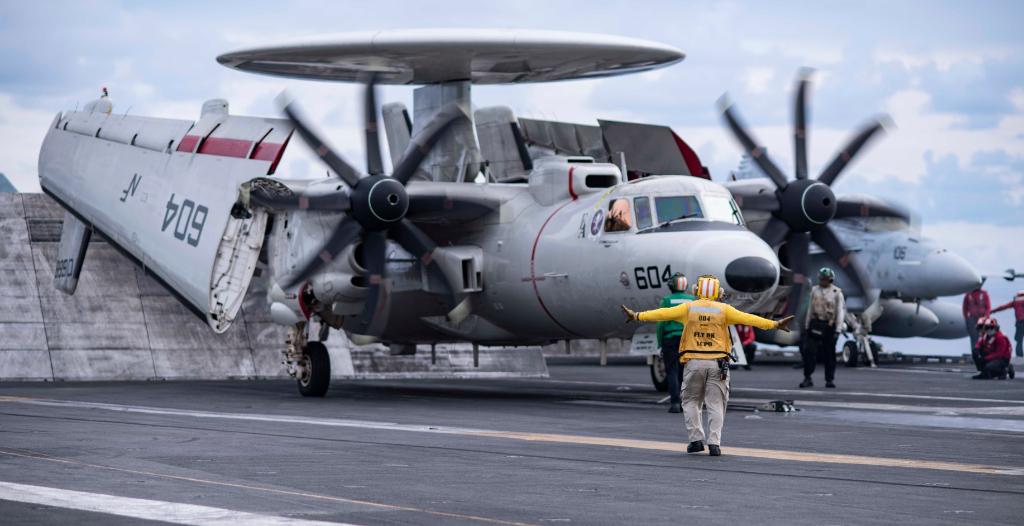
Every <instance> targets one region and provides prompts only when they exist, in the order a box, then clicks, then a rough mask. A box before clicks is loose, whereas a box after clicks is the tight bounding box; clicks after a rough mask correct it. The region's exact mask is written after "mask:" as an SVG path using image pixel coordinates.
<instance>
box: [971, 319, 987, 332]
mask: <svg viewBox="0 0 1024 526" xmlns="http://www.w3.org/2000/svg"><path fill="white" fill-rule="evenodd" d="M974 325H975V327H977V328H978V330H981V329H984V328H986V327H988V316H982V317H981V318H978V322H977V323H975V324H974Z"/></svg>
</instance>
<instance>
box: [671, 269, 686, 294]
mask: <svg viewBox="0 0 1024 526" xmlns="http://www.w3.org/2000/svg"><path fill="white" fill-rule="evenodd" d="M668 290H671V291H672V292H685V291H686V275H684V274H683V273H682V272H676V273H675V274H673V275H672V277H671V278H669V280H668Z"/></svg>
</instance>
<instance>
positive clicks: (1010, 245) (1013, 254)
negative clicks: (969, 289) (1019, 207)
mask: <svg viewBox="0 0 1024 526" xmlns="http://www.w3.org/2000/svg"><path fill="white" fill-rule="evenodd" d="M922 234H923V235H925V236H926V237H929V238H932V239H935V240H936V241H939V242H940V243H942V244H943V246H945V247H946V248H948V249H950V250H952V251H954V252H956V253H957V254H960V255H961V256H963V257H965V258H966V259H967V260H968V261H970V262H971V263H972V264H974V266H975V268H977V269H978V270H979V271H980V272H981V273H982V274H989V275H1002V274H1003V271H1004V269H1006V268H1009V267H1013V268H1016V269H1018V270H1020V269H1024V244H1022V243H1019V242H1018V241H1019V240H1021V239H1024V226H1018V225H1013V226H1000V225H990V224H986V223H975V222H968V221H936V222H934V223H930V224H924V225H922Z"/></svg>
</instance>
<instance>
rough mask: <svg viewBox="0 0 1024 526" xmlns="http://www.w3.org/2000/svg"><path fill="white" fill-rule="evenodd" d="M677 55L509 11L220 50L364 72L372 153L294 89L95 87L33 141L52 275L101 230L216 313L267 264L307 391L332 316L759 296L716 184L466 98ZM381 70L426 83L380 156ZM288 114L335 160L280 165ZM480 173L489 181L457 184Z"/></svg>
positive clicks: (418, 321)
mask: <svg viewBox="0 0 1024 526" xmlns="http://www.w3.org/2000/svg"><path fill="white" fill-rule="evenodd" d="M455 50H458V52H457V53H456V52H454V51H455ZM682 58H683V54H682V53H681V52H679V51H678V50H676V49H674V48H671V47H668V46H663V45H660V44H655V43H651V42H646V41H639V40H634V39H625V38H613V37H604V36H595V35H580V34H569V33H551V32H537V31H513V30H507V31H497V30H487V31H475V30H443V31H425V30H421V31H404V32H403V31H385V32H378V33H369V34H349V35H340V36H337V35H336V36H332V37H329V38H325V39H314V40H307V41H303V42H298V43H294V44H288V45H281V46H273V47H264V48H258V49H251V50H243V51H239V52H234V53H228V54H225V55H222V56H220V57H218V60H219V61H220V62H221V63H222V64H224V65H226V66H228V67H232V68H235V69H238V70H241V71H248V72H256V73H263V74H269V75H276V76H283V77H292V78H306V79H315V80H335V81H362V82H366V83H367V84H366V91H365V96H364V101H363V108H364V117H365V119H364V122H365V123H366V126H365V139H366V165H365V169H360V168H356V167H355V166H353V165H352V164H350V163H348V162H347V161H346V160H344V159H343V158H342V157H341V156H340V155H339V154H337V153H336V150H335V149H334V148H333V147H332V146H330V145H329V143H328V142H327V141H326V140H325V139H324V138H322V137H321V136H320V134H319V133H318V132H316V131H315V130H313V128H312V127H311V126H310V125H309V124H308V121H307V119H306V118H305V117H304V116H303V113H302V112H301V110H300V109H299V108H298V105H297V104H296V103H295V102H294V101H290V100H287V99H284V100H282V108H283V111H284V113H285V115H286V117H287V119H286V120H282V119H266V118H255V117H241V116H235V115H231V114H230V112H229V111H228V105H227V103H226V102H225V101H221V100H214V101H209V102H208V103H207V104H205V105H204V107H203V111H202V113H201V115H200V118H199V120H198V121H195V122H193V121H188V120H172V119H156V118H147V117H136V116H122V115H117V116H116V117H111V112H110V107H111V104H110V102H109V100H103V99H101V101H98V102H97V103H96V104H94V105H92V106H91V107H90V108H89V109H88V110H87V111H84V112H67V113H62V114H58V115H57V116H56V117H55V119H54V121H53V123H52V125H51V126H50V129H49V131H48V133H47V135H46V139H45V141H44V143H43V146H42V149H41V151H40V159H39V176H40V184H41V186H42V188H43V191H44V192H46V193H47V194H48V195H50V196H51V197H53V198H54V199H55V200H56V201H57V202H58V203H60V204H61V205H62V206H63V207H64V208H65V209H67V211H68V215H67V218H66V220H65V229H64V233H63V235H62V240H61V247H60V251H59V255H58V259H59V264H58V265H57V266H56V268H57V269H58V270H57V275H56V276H55V279H56V280H57V281H58V286H59V287H60V288H62V290H65V291H66V292H68V293H73V292H74V290H75V286H76V282H77V277H78V273H79V272H80V270H81V263H82V260H83V258H84V257H85V250H86V247H87V246H88V243H87V242H88V237H89V235H90V234H91V232H93V231H96V232H99V233H100V234H102V235H103V236H104V237H106V238H108V239H109V240H110V242H111V243H112V244H113V245H114V246H117V247H119V248H120V249H121V250H122V251H123V252H124V253H125V254H127V255H128V256H129V257H130V258H132V259H134V260H135V261H136V262H137V263H138V264H140V265H142V266H143V267H144V268H145V269H146V271H147V272H148V273H149V274H150V275H152V276H154V277H155V278H157V279H158V280H159V281H160V282H162V283H163V284H164V285H165V286H167V287H168V288H169V289H170V290H171V291H172V292H173V293H174V294H175V295H176V296H177V297H178V298H179V299H180V300H181V302H182V304H183V305H185V306H186V307H188V308H189V309H190V310H192V311H193V312H194V313H195V314H196V315H197V316H199V317H200V318H201V319H202V320H204V322H206V323H208V324H209V326H210V327H211V328H212V329H213V330H214V331H216V332H223V331H225V330H227V328H228V327H229V326H230V324H231V322H232V321H233V320H234V318H235V316H236V315H237V313H238V311H239V308H240V305H241V300H242V298H243V296H244V294H245V292H246V290H247V288H248V285H249V282H250V279H251V277H252V275H253V273H254V271H255V269H256V267H257V266H261V267H262V266H263V265H264V263H265V266H266V270H268V271H269V273H270V277H271V280H272V282H273V283H274V285H273V286H271V288H270V291H269V293H268V302H269V303H270V313H271V317H272V318H273V320H274V321H275V322H278V323H281V324H283V325H286V326H288V327H289V328H290V331H289V338H288V341H287V342H283V343H284V344H285V345H284V347H285V351H284V353H285V361H286V363H287V367H288V370H289V372H290V373H291V374H292V375H293V376H295V377H296V378H297V380H298V385H299V390H300V392H301V393H302V394H303V395H306V396H323V395H324V394H325V393H326V391H327V388H328V384H329V379H330V360H329V356H328V354H327V351H326V348H325V347H324V346H323V344H322V343H321V342H322V341H323V340H324V339H325V338H326V337H327V334H328V331H327V328H328V327H333V328H340V329H343V330H345V331H346V332H348V333H349V334H350V335H352V337H353V338H354V339H356V340H362V341H366V340H368V339H376V340H379V341H383V342H387V343H391V344H394V345H399V346H407V347H408V346H410V345H411V344H416V343H436V342H447V341H469V342H473V343H480V344H535V343H545V342H550V341H553V340H559V339H573V338H610V337H626V338H628V337H629V336H631V335H632V331H633V330H634V329H635V326H634V325H629V324H625V323H624V322H623V320H622V317H621V313H620V312H619V311H618V305H620V304H623V303H625V304H630V305H644V304H651V305H653V304H655V303H656V301H657V299H658V297H659V296H660V295H661V294H662V284H663V283H664V282H666V281H667V280H668V278H669V276H671V275H672V274H673V273H674V272H676V271H680V272H684V273H686V274H687V275H691V276H697V275H700V274H715V275H718V276H721V277H722V278H724V280H725V283H726V284H727V286H728V287H729V289H730V291H731V296H730V301H731V302H732V303H733V304H735V305H737V306H738V307H741V308H745V309H747V310H766V309H767V306H766V305H767V304H766V302H767V301H769V300H770V298H771V297H772V294H773V292H774V291H775V289H776V286H777V283H778V276H779V262H778V259H777V257H776V255H775V253H774V252H773V250H772V249H771V247H769V246H768V245H767V244H765V243H764V242H763V241H761V240H760V239H759V238H758V237H757V236H756V235H754V234H752V233H751V232H750V231H749V230H747V229H746V228H745V226H744V223H743V219H742V216H741V214H740V212H739V208H738V207H737V205H736V203H735V202H734V201H733V199H732V197H731V195H730V193H729V191H728V190H726V189H725V188H724V187H723V186H722V185H719V184H716V183H713V182H711V181H709V180H705V179H700V178H682V177H653V178H646V179H643V180H640V181H632V182H627V181H626V178H625V177H624V176H623V173H622V168H624V164H622V163H619V164H613V163H609V162H602V161H601V160H595V159H594V158H593V157H590V156H578V155H559V154H555V153H553V152H547V153H544V152H541V153H540V154H538V153H537V152H533V153H531V152H530V149H529V148H528V145H527V144H526V142H525V141H524V139H523V133H522V130H521V129H520V126H519V123H518V121H517V119H516V118H515V116H514V115H513V114H512V113H511V111H510V110H508V109H507V108H503V107H496V108H483V109H480V110H478V111H476V112H471V111H470V109H469V108H470V104H471V97H470V91H471V86H472V84H498V83H523V82H542V81H555V80H563V79H573V78H592V77H599V76H608V75H618V74H625V73H634V72H641V71H646V70H650V69H653V68H657V67H663V66H666V65H669V64H673V63H675V62H678V61H680V60H682ZM381 83H386V84H402V85H409V84H412V85H422V87H419V88H417V89H416V91H415V94H414V108H413V118H410V117H409V113H408V111H406V109H405V108H404V107H403V106H402V105H400V104H389V105H386V106H385V107H384V109H383V113H384V119H383V121H384V125H385V133H386V135H387V139H388V144H389V146H390V153H391V157H392V165H393V167H394V168H393V170H392V171H391V173H390V174H386V172H385V164H384V162H383V158H382V154H381V148H380V142H379V141H380V139H379V131H378V130H379V125H378V111H377V103H376V91H375V85H376V84H381ZM293 131H297V132H298V135H299V137H300V138H301V139H302V141H303V142H304V143H306V144H307V145H308V146H309V147H310V149H311V150H312V151H313V152H314V153H315V154H316V155H317V156H318V157H319V158H320V159H321V160H322V161H323V162H324V163H325V164H326V165H327V167H328V168H330V170H331V172H332V174H331V175H330V176H329V177H326V178H321V179H313V180H303V181H296V180H290V179H286V178H281V177H279V176H278V174H277V173H276V171H277V169H278V163H279V161H280V159H281V154H282V153H283V151H284V149H285V148H286V146H287V145H288V143H289V139H290V138H291V136H292V133H293ZM680 151H681V150H680ZM697 166H699V163H698V165H697ZM481 176H482V177H481ZM478 178H482V179H483V180H487V181H496V182H484V183H473V182H466V181H474V180H477V179H478Z"/></svg>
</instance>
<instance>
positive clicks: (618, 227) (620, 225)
mask: <svg viewBox="0 0 1024 526" xmlns="http://www.w3.org/2000/svg"><path fill="white" fill-rule="evenodd" d="M631 221H632V218H631V217H630V213H629V199H625V198H619V199H615V200H613V201H612V202H611V203H609V204H608V217H606V218H605V220H604V231H605V232H626V231H629V227H630V226H631Z"/></svg>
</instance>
